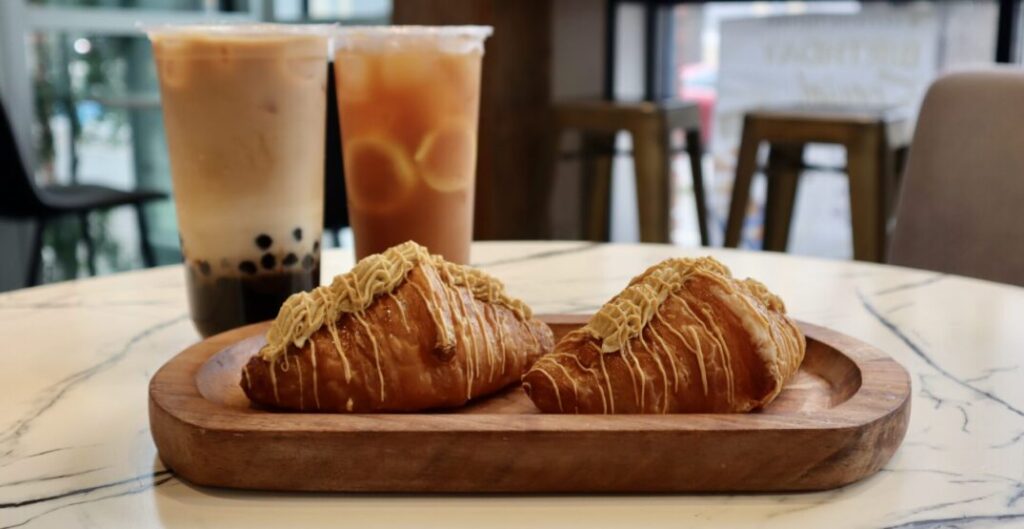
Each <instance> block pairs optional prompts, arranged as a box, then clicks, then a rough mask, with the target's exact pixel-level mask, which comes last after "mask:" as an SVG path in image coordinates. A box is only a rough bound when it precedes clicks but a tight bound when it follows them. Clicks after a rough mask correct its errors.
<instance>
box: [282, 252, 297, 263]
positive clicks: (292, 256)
mask: <svg viewBox="0 0 1024 529" xmlns="http://www.w3.org/2000/svg"><path fill="white" fill-rule="evenodd" d="M297 262H299V256H297V255H295V254H293V253H290V254H288V255H286V256H284V259H283V260H282V261H281V264H283V265H285V266H292V265H294V264H295V263H297Z"/></svg>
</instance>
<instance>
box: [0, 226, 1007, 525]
mask: <svg viewBox="0 0 1024 529" xmlns="http://www.w3.org/2000/svg"><path fill="white" fill-rule="evenodd" d="M473 252H474V253H473V255H474V261H475V262H476V263H477V264H479V265H480V266H482V267H483V268H485V269H486V270H488V271H490V272H492V273H493V274H495V275H497V276H498V277H500V278H501V279H503V280H504V281H505V282H506V283H507V285H508V286H509V289H510V290H511V291H512V293H514V294H515V295H518V296H520V297H522V298H524V299H525V300H526V301H527V302H528V303H530V304H531V305H532V306H533V307H534V308H535V310H537V311H538V312H559V311H576V312H585V311H592V310H594V309H595V308H596V307H597V306H599V305H600V304H601V303H602V302H603V301H605V300H606V299H607V298H608V297H610V296H611V295H612V294H614V293H615V292H617V291H618V290H619V289H621V288H622V287H623V286H624V285H625V283H626V282H627V280H628V279H629V278H630V277H631V276H633V275H634V274H636V273H639V272H640V271H641V270H643V268H644V267H645V266H647V265H649V264H652V263H654V262H656V261H658V260H660V259H663V258H665V257H669V256H679V255H697V254H704V253H710V254H712V255H714V256H716V257H718V258H719V259H721V260H722V261H724V262H725V263H726V264H727V265H729V266H730V267H731V268H732V269H733V271H734V273H736V274H738V275H742V276H748V275H749V276H754V277H757V278H759V279H761V280H762V281H763V282H764V283H766V284H767V285H768V286H769V287H770V288H772V289H773V290H775V291H776V292H778V293H779V294H780V295H781V296H782V297H783V299H784V300H785V301H786V303H787V305H788V307H789V308H790V311H791V312H792V313H793V314H795V315H796V316H797V317H798V318H801V319H804V320H806V321H809V322H813V323H817V324H820V325H826V326H829V327H832V328H835V329H837V330H839V331H841V332H845V333H847V334H850V335H852V336H855V337H857V338H860V339H862V340H865V341H867V342H870V343H872V344H875V345H876V346H878V347H880V348H882V349H883V350H885V351H887V352H889V354H891V355H892V356H894V357H895V358H896V359H897V360H899V361H900V362H901V363H902V364H903V365H904V366H906V368H907V369H908V371H910V373H911V376H912V381H913V385H914V397H913V412H912V418H911V422H910V429H909V432H908V434H907V438H906V440H905V441H904V443H903V446H902V448H901V449H900V450H899V451H898V452H897V453H896V455H895V456H894V458H893V459H892V461H890V462H889V464H888V465H887V466H886V468H885V469H884V470H883V471H882V472H880V473H879V474H877V475H875V476H874V477H871V478H868V479H867V480H864V481H862V482H860V483H857V484H854V485H850V486H847V487H845V488H842V489H839V490H834V491H829V492H822V493H804V494H789V495H689V496H687V495H660V496H625V495H602V496H536V495H532V496H472V495H470V496H466V495H464V496H437V495H430V496H409V495H390V496H374V495H343V494H337V495H327V494H316V495H313V494H270V493H252V492H237V491H225V490H213V489H202V488H196V487H193V486H190V485H188V484H186V483H184V482H182V481H179V480H178V479H177V478H175V477H174V475H173V474H172V473H171V472H170V471H168V470H166V469H165V468H164V466H163V465H162V464H161V462H160V460H159V459H158V458H157V456H156V452H155V448H154V446H153V442H152V440H151V439H150V436H149V430H148V420H147V412H146V384H147V382H148V380H149V378H150V376H151V375H152V374H153V372H154V371H155V370H156V369H157V368H158V367H159V366H160V365H161V364H163V363H164V362H165V361H166V360H167V359H169V358H170V357H171V356H173V355H174V354H175V353H177V352H178V351H180V350H181V349H182V348H184V347H185V346H187V345H189V344H190V343H192V342H194V341H196V340H197V335H196V333H195V331H194V330H193V329H192V324H191V322H190V321H189V319H188V314H187V306H186V303H185V291H184V286H183V272H182V270H181V268H180V267H176V266H175V267H166V268H162V269H157V270H152V271H145V272H137V273H129V274H122V275H117V276H111V277H104V278H99V279H95V280H87V281H78V282H73V283H65V284H57V285H52V286H45V287H41V288H34V289H30V290H23V291H17V292H13V293H8V294H3V295H0V337H2V341H0V344H2V345H0V395H2V397H0V528H11V527H26V528H42V527H61V528H63V527H139V528H145V527H240V528H241V527H244V528H257V527H259V528H262V527H339V526H353V527H366V528H372V527H385V526H387V527H444V528H450V527H479V526H483V525H486V526H494V527H545V526H558V527H574V528H575V527H579V528H584V527H586V528H588V529H589V528H597V527H612V526H616V527H621V526H630V527H670V526H671V527H678V526H688V527H787V528H789V527H815V528H817V527H830V528H832V527H836V528H837V527H902V528H926V527H963V528H967V527H971V528H975V527H1024V289H1020V288H1015V287H1009V286H1002V285H997V284H994V283H987V282H982V281H976V280H971V279H964V278H959V277H954V276H946V275H941V274H936V273H933V272H922V271H914V270H907V269H901V268H894V267H884V266H877V265H867V264H855V263H848V262H838V261H823V260H815V259H806V258H794V257H788V256H784V255H777V254H766V253H746V252H736V251H726V250H703V251H702V250H699V249H697V250H695V249H680V248H672V247H667V246H653V245H649V246H638V245H632V246H626V245H592V244H589V243H579V242H571V243H521V244H519V243H517V244H512V243H489V244H486V243H485V244H479V245H477V246H475V247H474V251H473ZM350 264H351V257H350V256H349V255H348V254H346V253H343V252H334V253H330V254H328V255H326V256H325V277H329V275H328V274H333V273H337V272H341V271H344V270H346V269H347V268H348V266H350ZM793 449H794V450H799V449H800V447H798V446H794V447H793ZM678 457H686V454H679V455H678Z"/></svg>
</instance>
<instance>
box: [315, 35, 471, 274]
mask: <svg viewBox="0 0 1024 529" xmlns="http://www.w3.org/2000/svg"><path fill="white" fill-rule="evenodd" d="M490 33H491V28H489V27H479V26H446V27H422V26H408V27H403V26H390V27H353V28H346V29H344V30H341V31H340V32H339V33H337V34H336V35H335V43H334V47H335V54H334V67H335V74H336V75H335V77H336V79H337V80H338V114H339V119H340V121H341V137H342V149H343V159H344V163H345V187H346V192H347V195H348V207H349V217H350V221H351V224H352V230H353V232H354V236H355V245H356V257H358V258H362V257H364V256H366V255H369V254H373V253H377V252H381V251H383V250H386V249H387V248H389V247H391V246H394V245H396V244H400V243H403V242H405V241H408V240H414V241H416V242H418V243H420V244H422V245H424V246H426V247H427V248H428V249H429V250H430V251H431V253H436V254H441V255H442V256H444V257H445V258H446V259H448V260H449V261H453V262H456V263H468V262H469V243H470V241H471V239H472V236H473V192H474V183H475V173H476V152H477V120H478V112H479V107H480V67H481V62H482V58H483V41H484V39H485V38H486V37H487V36H488V35H490ZM328 199H330V197H328Z"/></svg>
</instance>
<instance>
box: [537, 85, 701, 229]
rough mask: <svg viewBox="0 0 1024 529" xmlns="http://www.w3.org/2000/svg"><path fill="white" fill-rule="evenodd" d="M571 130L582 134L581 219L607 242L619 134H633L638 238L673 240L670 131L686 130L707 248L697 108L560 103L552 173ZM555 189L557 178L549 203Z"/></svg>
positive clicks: (556, 112)
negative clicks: (563, 136) (562, 142)
mask: <svg viewBox="0 0 1024 529" xmlns="http://www.w3.org/2000/svg"><path fill="white" fill-rule="evenodd" d="M567 129H576V130H579V131H580V132H581V133H582V138H583V141H582V149H581V155H582V158H583V171H584V178H583V182H584V188H585V191H584V193H585V196H586V197H587V200H586V201H585V202H584V204H583V207H582V208H581V217H582V218H581V220H582V225H583V226H584V227H585V229H586V233H587V237H588V238H590V239H591V240H595V241H605V240H608V238H609V216H610V215H609V209H610V207H611V206H610V195H611V171H612V158H613V156H614V154H615V134H616V133H618V132H619V131H627V132H629V134H630V135H631V136H632V138H633V164H634V167H635V172H636V195H637V211H638V212H639V215H640V240H641V241H643V242H669V232H670V217H671V211H670V202H671V196H672V193H671V191H672V167H671V162H672V155H673V154H674V153H673V149H672V131H674V130H677V129H682V130H683V131H684V132H685V136H686V152H687V154H688V155H689V157H690V167H691V170H692V172H693V191H694V195H695V198H696V200H697V218H698V225H699V229H700V240H701V244H703V245H707V244H708V227H707V205H706V204H707V203H706V201H705V198H704V179H703V174H702V170H701V155H702V152H703V151H702V148H701V138H700V114H699V112H698V109H697V105H695V104H692V103H685V102H681V101H664V102H657V103H655V102H636V103H625V102H617V101H603V100H579V101H567V102H563V103H558V104H556V105H555V106H554V135H553V140H552V143H553V149H552V152H553V155H554V156H553V163H552V164H551V167H552V169H554V167H555V163H554V161H557V160H558V159H559V158H560V153H561V150H560V147H559V143H560V142H559V140H560V139H561V133H562V132H563V131H565V130H567ZM553 189H554V178H551V179H550V182H549V185H548V200H550V199H551V197H552V194H553ZM545 211H547V210H545Z"/></svg>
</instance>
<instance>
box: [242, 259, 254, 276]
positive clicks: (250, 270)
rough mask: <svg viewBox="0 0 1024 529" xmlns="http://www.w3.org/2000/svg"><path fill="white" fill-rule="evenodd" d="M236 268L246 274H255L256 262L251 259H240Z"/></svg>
mask: <svg viewBox="0 0 1024 529" xmlns="http://www.w3.org/2000/svg"><path fill="white" fill-rule="evenodd" d="M238 269H239V270H241V271H242V272H245V273H246V274H255V273H256V263H254V262H252V261H242V262H241V263H238Z"/></svg>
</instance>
